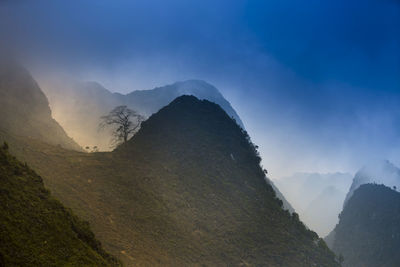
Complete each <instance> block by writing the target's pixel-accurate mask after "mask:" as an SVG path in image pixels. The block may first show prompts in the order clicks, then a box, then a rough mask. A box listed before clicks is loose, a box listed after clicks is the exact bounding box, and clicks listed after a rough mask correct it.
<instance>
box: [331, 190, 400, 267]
mask: <svg viewBox="0 0 400 267" xmlns="http://www.w3.org/2000/svg"><path fill="white" fill-rule="evenodd" d="M332 248H333V250H334V251H335V252H336V254H337V255H342V256H343V257H344V265H343V266H345V267H347V266H348V267H361V266H362V267H376V266H382V267H391V266H393V267H395V266H400V254H399V250H400V193H398V192H396V191H395V190H392V189H390V188H389V187H386V186H384V185H377V184H363V185H361V186H360V187H358V189H356V190H355V191H354V193H353V194H352V196H351V197H350V198H349V200H348V201H347V203H346V205H345V207H344V209H343V211H342V213H341V215H340V221H339V224H338V225H337V226H336V228H335V237H334V240H333V244H332Z"/></svg>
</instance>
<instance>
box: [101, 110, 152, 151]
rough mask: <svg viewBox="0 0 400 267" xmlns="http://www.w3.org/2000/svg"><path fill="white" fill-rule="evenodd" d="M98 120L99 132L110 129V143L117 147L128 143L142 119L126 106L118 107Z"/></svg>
mask: <svg viewBox="0 0 400 267" xmlns="http://www.w3.org/2000/svg"><path fill="white" fill-rule="evenodd" d="M100 119H101V121H100V124H99V130H104V129H105V128H107V127H112V135H113V139H112V143H113V145H119V144H121V143H125V142H126V141H128V139H129V138H130V137H131V136H132V135H133V134H134V133H135V131H137V130H138V129H139V127H140V124H141V123H142V122H143V120H144V117H143V116H142V115H140V114H139V113H137V112H136V111H134V110H132V109H129V108H128V107H127V106H118V107H115V108H114V109H113V110H111V111H110V113H108V114H107V115H104V116H102V117H101V118H100Z"/></svg>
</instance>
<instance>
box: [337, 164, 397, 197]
mask: <svg viewBox="0 0 400 267" xmlns="http://www.w3.org/2000/svg"><path fill="white" fill-rule="evenodd" d="M367 183H377V184H384V185H386V186H388V187H393V186H396V187H398V188H400V169H399V168H397V167H396V166H395V165H394V164H393V163H391V162H390V161H388V160H380V161H376V162H372V163H370V164H367V165H366V166H364V167H363V168H361V169H360V170H359V171H358V172H357V173H356V175H355V176H354V179H353V183H352V184H351V187H350V190H349V192H348V193H347V196H346V200H345V204H346V202H347V200H348V199H350V197H351V196H352V195H353V192H354V191H355V190H356V189H357V188H358V187H359V186H360V185H362V184H367Z"/></svg>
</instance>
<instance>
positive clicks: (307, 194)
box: [274, 173, 352, 236]
mask: <svg viewBox="0 0 400 267" xmlns="http://www.w3.org/2000/svg"><path fill="white" fill-rule="evenodd" d="M351 180H352V176H351V175H350V174H348V173H326V174H321V173H295V174H293V175H292V176H289V177H283V178H280V179H276V180H274V182H275V184H276V186H277V187H278V188H279V190H280V191H281V192H282V194H283V195H284V196H285V198H286V199H287V200H288V201H289V203H291V204H292V205H293V208H294V209H295V210H296V212H298V213H299V215H300V218H301V219H302V220H303V221H304V222H305V223H306V225H307V226H308V227H309V228H311V229H312V230H314V231H316V232H317V233H318V234H319V235H321V236H325V235H327V234H328V233H329V232H330V231H331V230H332V229H333V228H334V227H335V225H336V223H337V221H338V215H339V213H340V211H341V210H342V207H343V201H344V199H345V195H346V193H345V192H347V191H348V190H349V187H350V184H351Z"/></svg>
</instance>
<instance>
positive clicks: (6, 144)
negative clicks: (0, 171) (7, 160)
mask: <svg viewBox="0 0 400 267" xmlns="http://www.w3.org/2000/svg"><path fill="white" fill-rule="evenodd" d="M3 149H4V150H8V143H7V142H5V141H4V143H3Z"/></svg>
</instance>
